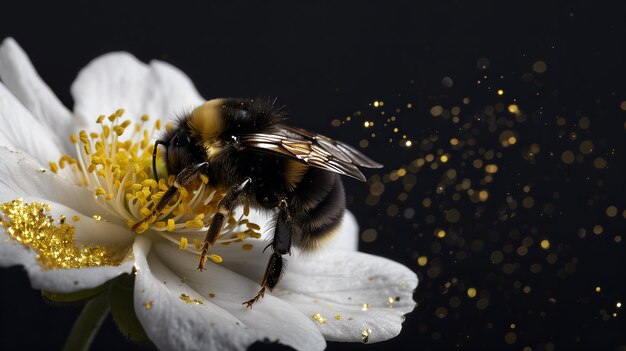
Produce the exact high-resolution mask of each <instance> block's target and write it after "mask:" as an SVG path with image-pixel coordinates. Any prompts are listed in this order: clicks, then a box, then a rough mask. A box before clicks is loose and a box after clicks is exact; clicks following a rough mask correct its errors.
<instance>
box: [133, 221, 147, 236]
mask: <svg viewBox="0 0 626 351" xmlns="http://www.w3.org/2000/svg"><path fill="white" fill-rule="evenodd" d="M149 226H150V225H149V224H148V223H147V222H141V224H140V225H139V227H137V228H136V229H135V233H137V234H141V233H143V232H145V231H146V230H148V227H149Z"/></svg>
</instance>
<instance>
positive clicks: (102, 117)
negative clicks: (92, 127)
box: [96, 115, 106, 123]
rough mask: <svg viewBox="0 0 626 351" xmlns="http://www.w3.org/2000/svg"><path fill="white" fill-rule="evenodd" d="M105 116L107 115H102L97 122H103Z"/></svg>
mask: <svg viewBox="0 0 626 351" xmlns="http://www.w3.org/2000/svg"><path fill="white" fill-rule="evenodd" d="M105 118H106V117H105V116H104V115H100V116H99V117H98V119H97V120H96V123H102V121H104V119H105Z"/></svg>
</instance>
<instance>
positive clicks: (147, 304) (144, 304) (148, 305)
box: [143, 301, 153, 310]
mask: <svg viewBox="0 0 626 351" xmlns="http://www.w3.org/2000/svg"><path fill="white" fill-rule="evenodd" d="M152 304H153V302H152V301H147V302H144V303H143V307H144V308H145V309H146V310H150V309H151V308H152Z"/></svg>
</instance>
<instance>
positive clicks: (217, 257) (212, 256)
mask: <svg viewBox="0 0 626 351" xmlns="http://www.w3.org/2000/svg"><path fill="white" fill-rule="evenodd" d="M209 258H210V259H211V261H213V262H215V263H222V261H224V260H223V259H222V256H220V255H216V254H210V255H209Z"/></svg>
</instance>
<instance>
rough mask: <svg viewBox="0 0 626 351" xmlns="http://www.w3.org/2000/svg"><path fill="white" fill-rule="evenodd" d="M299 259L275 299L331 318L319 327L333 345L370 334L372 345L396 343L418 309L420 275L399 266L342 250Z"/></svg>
mask: <svg viewBox="0 0 626 351" xmlns="http://www.w3.org/2000/svg"><path fill="white" fill-rule="evenodd" d="M294 256H295V257H294V258H293V259H292V260H290V262H289V265H288V269H287V272H286V273H285V277H284V279H283V280H282V281H281V283H280V284H279V286H278V287H279V289H277V290H276V292H275V296H277V297H279V298H281V299H284V300H286V301H288V302H289V303H291V304H292V305H293V306H294V307H296V308H297V309H299V310H300V311H302V312H303V313H305V314H307V315H313V314H316V313H320V314H321V315H322V316H323V317H324V318H326V323H324V324H320V325H319V328H320V330H321V332H322V334H323V335H324V337H325V338H326V339H327V340H333V341H352V342H357V341H362V333H363V331H364V330H366V329H369V330H370V331H371V332H370V335H369V340H368V342H370V343H373V342H379V341H384V340H387V339H390V338H393V337H395V336H396V335H398V334H399V333H400V330H401V329H402V322H403V321H404V318H403V315H404V314H406V313H408V312H410V311H412V310H413V308H414V307H415V302H414V301H413V291H414V289H415V288H416V287H417V276H416V275H415V273H414V272H412V271H411V270H409V269H408V268H407V267H405V266H403V265H401V264H399V263H397V262H394V261H391V260H388V259H385V258H382V257H378V256H373V255H369V254H366V253H360V252H349V251H341V250H326V251H322V252H319V253H318V254H316V255H307V256H304V257H303V256H298V254H297V253H296V254H295V255H294ZM224 259H226V258H224ZM389 299H392V300H393V302H391V303H390V300H389ZM364 305H365V306H366V308H364ZM390 306H391V307H390ZM364 309H366V310H365V311H364ZM336 315H339V316H340V319H336V318H335V316H336Z"/></svg>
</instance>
